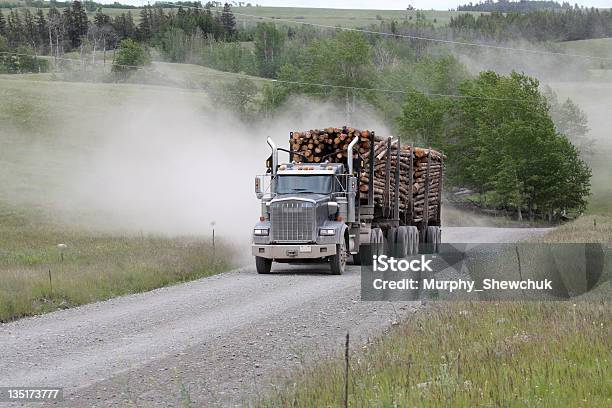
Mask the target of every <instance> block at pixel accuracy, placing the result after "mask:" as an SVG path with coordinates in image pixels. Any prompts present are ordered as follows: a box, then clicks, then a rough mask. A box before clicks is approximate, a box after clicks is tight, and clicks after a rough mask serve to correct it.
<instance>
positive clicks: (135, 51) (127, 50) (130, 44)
mask: <svg viewBox="0 0 612 408" xmlns="http://www.w3.org/2000/svg"><path fill="white" fill-rule="evenodd" d="M149 62H150V57H149V55H148V53H147V51H146V50H145V49H144V47H143V46H142V45H141V44H140V43H138V42H136V41H134V40H132V39H131V38H126V39H124V40H121V43H119V48H118V50H117V55H116V58H115V62H114V64H113V72H116V73H118V74H119V77H120V78H124V79H125V78H126V77H127V75H128V73H129V72H132V71H135V70H136V69H138V67H141V66H144V65H145V64H148V63H149Z"/></svg>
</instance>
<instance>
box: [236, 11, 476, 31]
mask: <svg viewBox="0 0 612 408" xmlns="http://www.w3.org/2000/svg"><path fill="white" fill-rule="evenodd" d="M232 10H233V11H234V12H235V13H237V14H239V13H240V14H247V15H254V16H260V17H268V18H271V17H274V18H281V19H287V20H296V21H301V22H305V23H315V24H323V25H331V26H337V25H340V26H343V27H369V26H371V25H378V24H380V22H381V20H387V21H389V20H396V21H398V22H401V21H405V20H406V19H410V18H411V17H412V20H408V21H412V22H414V21H415V20H416V13H417V11H416V10H412V11H406V10H360V9H333V8H301V7H233V8H232ZM422 13H424V14H425V17H426V18H427V20H430V21H431V22H433V20H434V19H436V22H435V25H437V26H441V25H445V24H448V23H449V22H450V18H451V17H454V16H457V15H458V14H464V13H467V12H463V13H462V12H457V11H445V10H423V11H422ZM470 14H474V15H479V14H480V13H478V12H471V13H470ZM377 16H378V17H377ZM236 18H237V20H242V19H244V18H245V17H243V16H240V15H237V16H236ZM246 19H247V21H251V19H250V18H248V17H246Z"/></svg>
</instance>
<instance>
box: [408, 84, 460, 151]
mask: <svg viewBox="0 0 612 408" xmlns="http://www.w3.org/2000/svg"><path fill="white" fill-rule="evenodd" d="M447 102H448V101H447V100H445V99H443V98H429V97H427V96H426V95H425V94H424V93H422V92H417V91H416V90H414V89H409V90H408V92H407V94H406V96H405V99H404V105H403V108H402V115H400V116H399V117H398V118H397V119H396V121H397V124H398V127H399V130H400V134H401V135H402V136H404V137H405V139H407V140H409V141H412V142H418V143H420V144H422V145H424V146H437V147H439V146H442V145H443V143H444V141H445V137H444V136H445V132H446V129H447V127H448V123H447V122H446V117H447V116H448V115H447V112H448V111H449V109H450V105H449V104H448V103H447Z"/></svg>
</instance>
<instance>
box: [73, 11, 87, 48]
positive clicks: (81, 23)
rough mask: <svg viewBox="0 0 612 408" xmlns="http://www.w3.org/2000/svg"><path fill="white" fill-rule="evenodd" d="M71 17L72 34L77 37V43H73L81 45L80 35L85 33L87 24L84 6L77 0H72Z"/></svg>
mask: <svg viewBox="0 0 612 408" xmlns="http://www.w3.org/2000/svg"><path fill="white" fill-rule="evenodd" d="M72 18H73V20H74V30H75V33H74V34H75V36H76V37H77V38H78V41H77V42H78V44H76V45H75V47H76V46H79V45H81V37H82V36H85V35H87V29H88V24H89V20H88V19H87V13H86V12H85V8H84V7H83V4H82V3H81V2H80V1H78V0H74V1H73V2H72Z"/></svg>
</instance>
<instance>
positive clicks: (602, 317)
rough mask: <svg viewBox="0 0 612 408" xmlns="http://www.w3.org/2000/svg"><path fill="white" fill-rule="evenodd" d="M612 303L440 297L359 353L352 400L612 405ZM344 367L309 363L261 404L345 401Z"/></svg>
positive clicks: (353, 362)
mask: <svg viewBox="0 0 612 408" xmlns="http://www.w3.org/2000/svg"><path fill="white" fill-rule="evenodd" d="M611 312H612V310H611V305H610V304H609V303H607V302H601V303H599V302H592V303H589V302H577V303H575V304H574V303H569V302H559V303H537V302H530V303H516V302H501V303H493V302H478V303H445V304H433V305H432V306H431V307H430V308H429V309H427V310H421V311H419V312H418V313H415V315H414V316H412V317H411V318H410V319H408V320H406V321H405V322H403V323H401V324H400V325H399V326H398V327H394V328H392V329H391V330H390V331H389V332H388V333H387V335H386V336H384V337H382V338H380V339H379V340H375V341H374V342H372V343H370V344H368V345H366V346H365V347H364V348H363V350H357V351H354V352H353V353H352V354H351V357H350V371H349V372H350V374H349V399H348V405H349V406H357V407H365V406H428V407H429V406H430V407H447V406H535V405H543V406H589V407H605V406H609V404H610V401H611V399H612V392H611V387H610V385H611V384H610V375H611V374H612V361H611V360H610V353H609V339H610V336H611V335H612V332H611V329H610V327H611V323H612V321H611V318H610V316H611ZM353 347H354V348H353V350H355V349H356V348H357V346H353ZM344 367H345V366H344V360H343V359H342V358H337V359H331V360H327V361H324V362H321V363H320V364H317V365H315V366H312V367H306V368H304V369H303V370H300V371H298V372H295V373H294V374H293V376H292V377H291V378H290V379H289V380H287V381H286V382H285V383H284V385H283V386H282V387H280V389H279V390H277V391H275V392H273V394H272V396H271V397H270V398H269V399H265V400H262V401H259V402H258V405H260V406H270V407H272V406H294V407H312V406H320V407H321V406H327V407H334V406H343V403H344V402H343V401H344V397H343V396H344V378H345V377H344Z"/></svg>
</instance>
